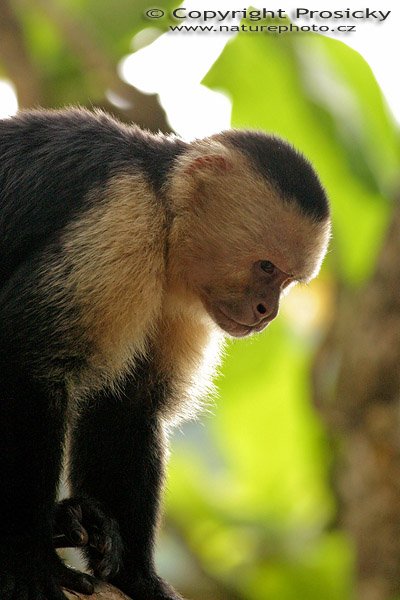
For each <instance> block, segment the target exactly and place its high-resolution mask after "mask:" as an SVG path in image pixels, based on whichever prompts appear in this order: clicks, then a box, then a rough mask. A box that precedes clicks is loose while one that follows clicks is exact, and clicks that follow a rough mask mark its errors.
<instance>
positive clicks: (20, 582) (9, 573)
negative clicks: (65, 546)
mask: <svg viewBox="0 0 400 600" xmlns="http://www.w3.org/2000/svg"><path fill="white" fill-rule="evenodd" d="M62 587H65V588H67V589H70V590H72V591H76V592H80V593H83V594H92V593H93V591H94V585H93V579H92V578H91V577H90V576H88V575H84V574H83V573H79V572H77V571H73V570H72V569H69V568H68V567H66V566H65V565H64V564H63V563H62V561H61V559H60V558H59V557H58V556H57V555H56V553H55V552H54V551H53V550H52V549H51V548H49V549H47V548H45V546H44V545H42V544H41V541H40V540H37V539H32V538H28V537H22V536H21V537H17V536H15V537H14V536H13V537H7V538H6V539H2V538H0V598H1V600H44V598H45V599H46V600H65V596H64V594H63V593H62V591H61V588H62Z"/></svg>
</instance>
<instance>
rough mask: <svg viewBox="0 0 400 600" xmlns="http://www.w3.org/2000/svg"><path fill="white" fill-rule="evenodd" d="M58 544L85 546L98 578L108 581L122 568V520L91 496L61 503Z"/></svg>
mask: <svg viewBox="0 0 400 600" xmlns="http://www.w3.org/2000/svg"><path fill="white" fill-rule="evenodd" d="M54 544H55V546H56V547H61V546H71V547H76V546H78V547H81V548H82V550H83V551H84V554H85V555H86V558H87V560H88V564H89V568H90V569H91V570H92V571H93V574H94V575H95V577H97V578H98V579H102V580H108V579H109V578H110V576H114V575H116V574H117V573H118V571H119V568H120V565H121V560H122V541H121V536H120V533H119V528H118V523H117V522H116V521H115V519H113V518H111V517H108V516H107V515H106V514H105V513H104V512H103V510H102V508H101V507H100V505H99V503H98V502H96V501H95V500H93V499H91V498H83V497H77V498H67V499H66V500H63V501H62V502H59V503H58V504H57V506H56V511H55V520H54Z"/></svg>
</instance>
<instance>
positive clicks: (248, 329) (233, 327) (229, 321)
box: [209, 306, 268, 338]
mask: <svg viewBox="0 0 400 600" xmlns="http://www.w3.org/2000/svg"><path fill="white" fill-rule="evenodd" d="M209 312H210V313H211V316H212V317H213V319H214V321H215V322H216V324H217V325H218V326H219V327H221V329H222V330H223V331H225V333H228V334H229V335H231V336H232V337H237V338H241V337H246V336H248V335H251V334H252V333H259V332H260V331H262V330H263V329H265V327H266V326H267V325H268V321H267V320H265V321H260V323H257V325H245V324H244V323H239V322H238V321H235V319H233V318H232V317H228V315H227V314H226V313H225V312H224V311H223V310H222V309H221V308H220V307H219V306H213V307H212V308H211V311H209Z"/></svg>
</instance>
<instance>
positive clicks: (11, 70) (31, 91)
mask: <svg viewBox="0 0 400 600" xmlns="http://www.w3.org/2000/svg"><path fill="white" fill-rule="evenodd" d="M0 60H1V62H2V64H3V66H4V69H5V71H6V72H7V75H8V76H9V78H10V79H11V80H12V81H13V83H14V84H15V87H16V90H17V96H18V103H19V106H20V107H21V108H27V107H32V106H38V105H40V103H41V100H42V94H41V81H40V76H39V73H38V71H37V69H36V67H35V65H34V64H33V62H32V61H31V59H30V57H29V54H28V52H27V49H26V45H25V39H24V33H23V31H22V28H21V25H20V23H19V21H18V18H17V15H16V14H15V11H14V8H13V6H12V4H11V3H10V1H9V0H1V2H0Z"/></svg>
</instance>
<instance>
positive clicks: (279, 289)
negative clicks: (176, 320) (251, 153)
mask: <svg viewBox="0 0 400 600" xmlns="http://www.w3.org/2000/svg"><path fill="white" fill-rule="evenodd" d="M178 184H179V185H178ZM174 192H175V193H174V196H175V197H176V198H178V199H179V201H178V202H177V214H176V218H175V221H174V226H173V228H172V233H171V236H170V240H169V260H168V267H169V277H170V278H171V279H174V280H175V282H184V285H185V287H186V289H187V290H188V291H189V292H191V293H192V295H194V296H195V297H197V299H200V300H201V303H202V306H203V307H204V308H205V309H206V311H207V313H208V315H209V316H210V317H211V318H212V319H213V321H214V322H215V323H216V324H217V325H218V326H219V327H220V328H221V329H222V330H223V331H224V332H226V333H227V334H229V335H231V336H234V337H243V336H246V335H250V334H252V333H256V332H259V331H262V330H263V329H265V327H266V326H267V325H268V324H269V323H270V322H271V321H272V320H273V319H274V318H275V317H276V316H277V314H278V311H279V301H280V298H281V296H282V293H283V292H284V291H287V289H288V288H289V287H290V285H293V284H295V283H297V282H299V281H305V282H307V281H309V280H311V279H312V278H313V277H314V276H315V275H316V274H317V273H318V271H319V268H320V265H321V263H322V259H323V257H324V255H325V253H326V249H327V246H328V241H329V235H330V220H329V216H327V217H324V218H321V219H317V218H314V217H312V216H308V215H307V214H304V212H303V211H302V210H301V208H300V207H299V204H298V203H297V202H296V200H294V199H292V198H285V197H283V196H282V194H281V193H280V192H279V191H278V190H277V189H276V188H275V187H274V185H272V184H270V183H268V182H266V181H265V178H262V177H260V176H259V175H258V174H257V172H255V171H254V170H253V169H252V168H250V167H249V165H248V163H246V161H245V159H243V157H241V156H238V155H232V154H230V155H228V156H223V155H222V154H221V155H216V156H205V157H204V156H199V157H197V158H195V159H193V160H191V161H189V162H188V165H187V166H185V167H184V168H183V169H182V176H181V178H178V179H177V183H176V187H175V190H174ZM188 302H189V299H188Z"/></svg>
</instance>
